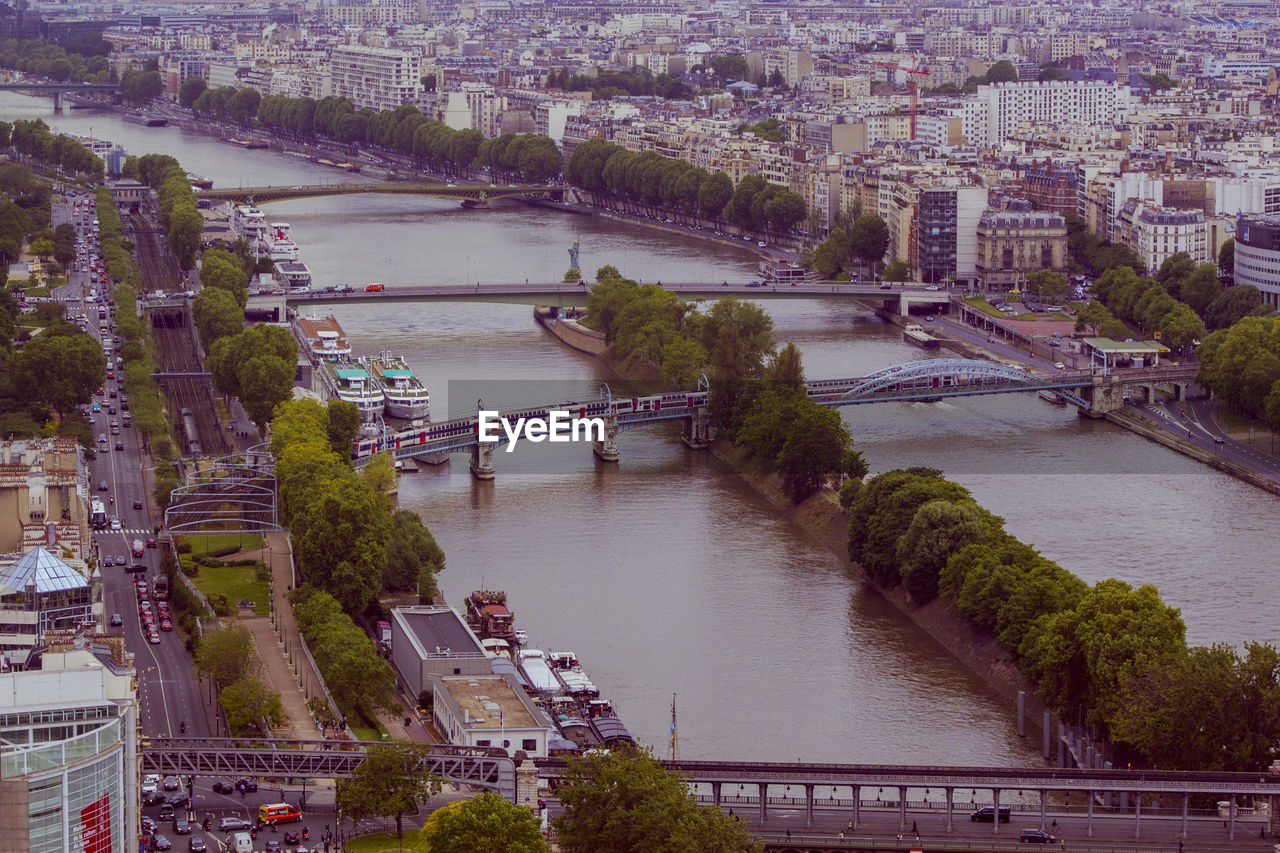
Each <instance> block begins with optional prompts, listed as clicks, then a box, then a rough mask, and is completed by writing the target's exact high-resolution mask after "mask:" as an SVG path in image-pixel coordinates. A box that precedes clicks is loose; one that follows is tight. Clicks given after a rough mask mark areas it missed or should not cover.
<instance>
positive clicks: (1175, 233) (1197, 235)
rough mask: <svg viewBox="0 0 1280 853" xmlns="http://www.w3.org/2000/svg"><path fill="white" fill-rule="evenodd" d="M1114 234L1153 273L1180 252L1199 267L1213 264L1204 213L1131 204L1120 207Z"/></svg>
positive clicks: (1141, 203) (1130, 202) (1129, 202)
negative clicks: (1209, 263) (1188, 256)
mask: <svg viewBox="0 0 1280 853" xmlns="http://www.w3.org/2000/svg"><path fill="white" fill-rule="evenodd" d="M1115 230H1116V236H1117V237H1119V239H1120V242H1123V243H1124V244H1125V245H1127V246H1128V247H1129V248H1130V249H1132V250H1133V251H1134V252H1135V253H1137V254H1138V256H1139V257H1141V258H1142V260H1143V261H1144V262H1146V265H1147V269H1148V270H1151V271H1152V272H1154V271H1155V270H1158V269H1160V265H1161V264H1162V263H1164V262H1165V259H1166V258H1168V257H1169V256H1170V255H1174V254H1177V253H1178V252H1186V253H1187V254H1188V255H1190V256H1191V260H1193V261H1195V262H1196V263H1197V264H1203V263H1207V262H1208V261H1209V260H1211V259H1210V257H1209V230H1208V227H1207V225H1206V223H1205V219H1204V211H1203V210H1174V209H1173V208H1169V207H1158V206H1156V205H1151V204H1145V203H1143V202H1141V201H1136V200H1130V201H1128V202H1126V203H1125V204H1124V205H1123V206H1122V207H1121V209H1120V215H1119V217H1118V219H1117V222H1116V229H1115Z"/></svg>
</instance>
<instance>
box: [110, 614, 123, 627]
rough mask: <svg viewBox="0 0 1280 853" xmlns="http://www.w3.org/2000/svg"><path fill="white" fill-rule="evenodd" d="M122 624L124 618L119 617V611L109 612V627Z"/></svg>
mask: <svg viewBox="0 0 1280 853" xmlns="http://www.w3.org/2000/svg"><path fill="white" fill-rule="evenodd" d="M123 624H124V619H123V618H121V616H120V614H119V613H112V614H111V627H113V628H115V627H117V626H119V625H123Z"/></svg>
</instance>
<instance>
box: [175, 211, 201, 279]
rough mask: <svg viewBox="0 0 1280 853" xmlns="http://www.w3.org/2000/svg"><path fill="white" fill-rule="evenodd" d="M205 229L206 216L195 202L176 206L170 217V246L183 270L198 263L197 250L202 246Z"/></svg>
mask: <svg viewBox="0 0 1280 853" xmlns="http://www.w3.org/2000/svg"><path fill="white" fill-rule="evenodd" d="M203 231H204V218H203V217H201V216H200V211H198V210H196V208H195V205H194V204H191V203H184V204H180V205H177V206H176V207H174V209H173V211H172V213H171V214H170V217H169V248H171V249H172V250H173V254H174V255H175V256H176V257H177V259H178V266H179V267H180V268H181V269H182V270H183V272H186V271H187V270H189V269H191V268H192V267H194V266H195V265H196V250H197V249H199V248H200V234H201V233H202V232H203Z"/></svg>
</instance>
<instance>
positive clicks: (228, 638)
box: [195, 625, 259, 686]
mask: <svg viewBox="0 0 1280 853" xmlns="http://www.w3.org/2000/svg"><path fill="white" fill-rule="evenodd" d="M195 662H196V670H197V671H198V672H200V673H202V674H204V675H208V676H210V677H211V678H213V680H214V681H216V682H217V683H218V684H221V685H224V686H225V685H230V684H234V683H235V682H237V681H239V680H240V679H242V678H247V677H251V676H255V675H257V673H258V668H259V664H258V658H257V656H256V655H255V654H254V652H253V635H252V634H250V633H249V629H248V628H246V627H245V626H243V625H228V626H226V627H222V628H215V629H213V630H211V631H207V632H205V634H204V636H203V637H202V638H201V640H200V645H198V646H196V655H195Z"/></svg>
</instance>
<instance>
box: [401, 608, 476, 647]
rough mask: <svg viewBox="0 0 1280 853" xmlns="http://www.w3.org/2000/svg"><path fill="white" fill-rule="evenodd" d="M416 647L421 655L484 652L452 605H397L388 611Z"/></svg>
mask: <svg viewBox="0 0 1280 853" xmlns="http://www.w3.org/2000/svg"><path fill="white" fill-rule="evenodd" d="M391 615H392V618H393V619H398V620H400V622H401V624H402V625H403V626H404V628H405V630H406V632H407V633H408V634H409V635H410V636H411V637H412V639H413V640H414V641H415V642H416V643H417V644H418V646H419V653H420V654H422V655H423V656H435V655H439V654H443V653H444V652H445V651H446V650H447V651H448V652H449V654H450V655H483V654H484V649H483V648H481V646H480V641H479V640H478V639H477V638H476V635H475V634H473V633H472V632H471V629H470V628H468V627H467V623H466V622H464V621H462V617H461V616H459V615H458V614H457V612H456V611H454V610H453V608H451V607H429V606H422V607H397V608H395V609H394V610H392V611H391Z"/></svg>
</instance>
